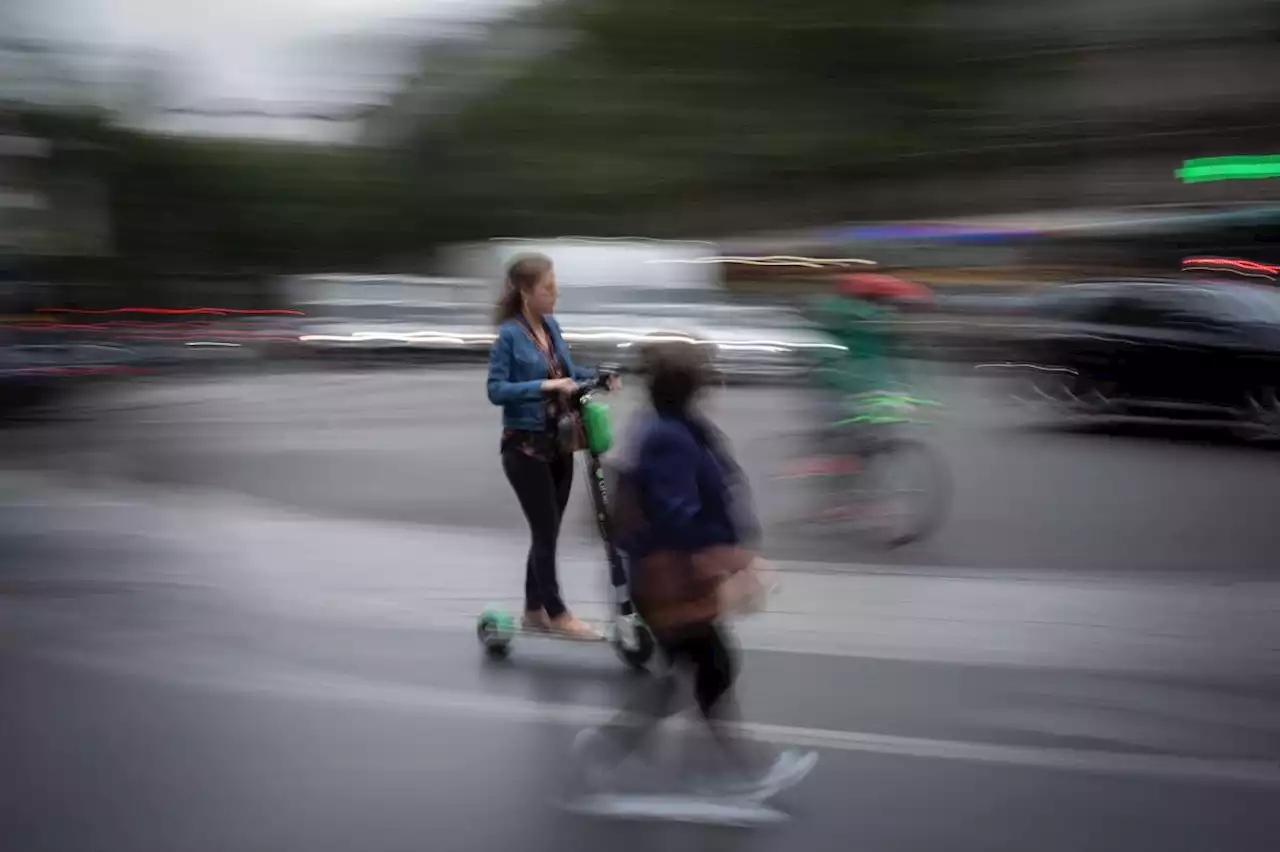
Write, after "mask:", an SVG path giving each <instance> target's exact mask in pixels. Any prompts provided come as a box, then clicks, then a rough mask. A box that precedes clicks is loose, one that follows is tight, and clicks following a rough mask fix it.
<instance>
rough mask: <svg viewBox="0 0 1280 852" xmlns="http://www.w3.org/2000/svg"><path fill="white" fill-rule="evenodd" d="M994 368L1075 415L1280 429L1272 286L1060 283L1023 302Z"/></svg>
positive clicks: (1278, 337)
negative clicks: (1017, 324) (1010, 371)
mask: <svg viewBox="0 0 1280 852" xmlns="http://www.w3.org/2000/svg"><path fill="white" fill-rule="evenodd" d="M1025 317H1026V323H1025V324H1024V325H1023V327H1022V328H1021V330H1020V331H1019V332H1018V333H1017V334H1015V335H1014V337H1013V339H1012V340H1011V341H1010V352H1009V353H1008V354H1009V356H1010V357H1009V361H1010V362H1011V363H1010V364H1007V365H1005V366H1007V367H1012V368H1014V369H1017V370H1018V371H1019V374H1020V375H1022V376H1023V377H1024V378H1026V379H1027V380H1028V382H1027V386H1028V388H1029V389H1030V391H1031V393H1033V394H1034V395H1035V396H1037V397H1039V398H1041V399H1046V400H1050V401H1053V402H1057V403H1061V404H1063V405H1065V406H1066V407H1068V408H1070V409H1071V410H1072V411H1074V412H1077V413H1085V414H1116V415H1129V414H1138V415H1144V414H1145V415H1153V414H1154V415H1159V416H1170V415H1172V416H1178V415H1185V416H1192V417H1196V418H1199V419H1206V418H1208V419H1228V420H1232V421H1236V422H1237V423H1240V424H1242V425H1245V426H1248V427H1250V429H1251V430H1254V431H1257V430H1261V431H1262V432H1264V433H1266V434H1268V435H1269V436H1271V437H1277V436H1280V398H1278V397H1277V391H1278V390H1280V287H1277V286H1276V285H1274V284H1267V283H1249V282H1243V281H1195V280H1167V281H1165V280H1126V281H1104V282H1087V283H1078V284H1064V285H1060V286H1057V287H1052V288H1049V289H1047V290H1045V291H1043V292H1042V293H1040V294H1039V296H1038V297H1037V298H1036V299H1035V300H1034V303H1033V304H1032V305H1031V306H1030V307H1029V309H1028V310H1027V313H1026V315H1025Z"/></svg>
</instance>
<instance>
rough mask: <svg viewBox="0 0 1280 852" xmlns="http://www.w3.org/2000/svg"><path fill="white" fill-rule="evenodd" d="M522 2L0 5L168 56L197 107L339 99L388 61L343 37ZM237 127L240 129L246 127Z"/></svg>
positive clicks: (485, 13) (423, 25) (32, 1)
mask: <svg viewBox="0 0 1280 852" xmlns="http://www.w3.org/2000/svg"><path fill="white" fill-rule="evenodd" d="M524 2H529V0H0V6H7V7H9V9H10V11H14V12H15V14H16V15H18V19H19V21H20V22H21V23H23V24H26V26H24V27H22V28H21V29H22V30H24V31H28V32H35V33H37V34H39V35H44V36H47V37H51V38H55V39H59V40H70V41H75V42H84V43H92V44H98V45H103V46H110V47H113V48H128V49H156V50H160V51H163V52H164V53H165V54H166V61H167V68H168V69H169V74H168V75H167V76H168V77H169V78H170V79H169V81H170V85H171V91H172V94H171V97H172V98H176V99H177V100H179V101H182V102H185V103H188V104H197V105H198V104H202V103H208V102H213V101H223V100H248V101H266V102H274V103H289V102H308V101H315V100H330V99H332V98H334V97H335V96H336V97H342V94H341V90H342V89H344V88H351V89H353V90H354V89H355V88H356V87H358V86H359V85H360V83H359V82H358V81H356V80H354V79H351V78H354V77H355V76H356V75H357V72H368V73H374V72H380V71H383V70H384V69H382V68H380V67H374V66H378V65H381V64H385V59H386V57H385V56H379V55H371V56H367V57H364V58H363V59H362V58H361V57H358V56H357V55H355V53H354V52H352V51H344V50H341V47H342V46H343V44H344V40H343V39H342V38H341V37H342V36H344V35H350V34H355V35H361V34H364V35H371V34H376V33H379V32H393V31H396V30H398V29H412V30H414V31H416V32H419V33H422V34H428V33H430V32H431V31H433V30H439V31H447V30H448V29H449V27H450V25H451V24H453V25H456V24H457V23H460V22H465V21H469V20H478V19H483V18H487V17H492V16H494V15H497V14H500V13H501V12H502V11H503V10H504V9H508V8H512V7H514V6H516V5H519V4H521V3H524ZM19 6H22V7H23V8H21V9H19V8H18V7H19ZM0 26H3V21H0ZM344 78H346V79H344ZM375 85H376V84H375ZM236 124H237V126H238V127H240V130H239V131H238V132H244V128H243V126H242V125H243V123H241V122H237V123H236ZM289 135H294V134H292V133H290V134H289Z"/></svg>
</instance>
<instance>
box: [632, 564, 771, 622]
mask: <svg viewBox="0 0 1280 852" xmlns="http://www.w3.org/2000/svg"><path fill="white" fill-rule="evenodd" d="M751 560H752V555H751V554H750V553H749V552H748V551H745V550H742V549H740V548H736V547H712V548H708V549H707V550H702V551H699V552H698V553H692V554H691V553H681V552H678V551H674V550H663V551H659V552H657V553H653V554H650V555H649V556H646V557H645V558H644V559H642V560H641V561H640V566H639V570H638V571H637V572H635V577H634V585H633V588H632V594H631V596H632V599H633V600H634V602H635V605H636V609H637V610H638V611H639V612H640V615H641V617H642V618H644V620H645V623H646V624H648V625H649V626H650V627H651V628H652V629H654V630H656V631H659V632H660V631H663V630H671V629H675V628H679V627H685V626H687V625H690V624H698V623H702V622H707V621H714V620H715V619H717V618H719V617H720V616H721V615H722V614H723V613H722V609H721V595H720V587H721V584H722V583H723V582H724V580H726V579H727V578H729V577H731V576H733V575H735V574H737V573H739V572H740V571H743V570H745V569H746V568H747V567H748V566H750V564H751Z"/></svg>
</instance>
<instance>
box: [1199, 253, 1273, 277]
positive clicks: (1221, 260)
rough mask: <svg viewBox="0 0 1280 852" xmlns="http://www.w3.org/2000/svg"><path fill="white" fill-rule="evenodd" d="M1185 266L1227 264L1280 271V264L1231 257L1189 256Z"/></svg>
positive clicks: (1269, 273)
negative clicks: (1273, 264) (1274, 264)
mask: <svg viewBox="0 0 1280 852" xmlns="http://www.w3.org/2000/svg"><path fill="white" fill-rule="evenodd" d="M1182 265H1183V266H1193V265H1194V266H1227V267H1232V266H1234V267H1236V268H1238V269H1247V270H1249V271H1251V272H1263V273H1266V274H1267V275H1275V274H1276V273H1278V272H1280V266H1268V265H1267V264H1265V263H1258V262H1256V261H1252V260H1239V259H1236V258H1230V257H1189V258H1187V259H1186V260H1184V261H1182Z"/></svg>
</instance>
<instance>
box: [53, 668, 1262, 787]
mask: <svg viewBox="0 0 1280 852" xmlns="http://www.w3.org/2000/svg"><path fill="white" fill-rule="evenodd" d="M41 656H43V657H44V658H45V659H50V660H54V661H56V662H61V663H68V664H73V665H77V666H80V667H85V668H90V669H94V670H96V671H100V672H107V673H111V674H116V675H124V676H130V677H140V678H145V679H149V680H159V681H162V682H164V683H168V684H174V685H180V686H184V687H188V688H194V689H203V690H214V691H218V692H224V693H233V694H239V695H247V696H259V697H268V698H278V699H286V700H300V701H310V702H326V703H331V704H348V705H359V706H364V707H374V708H378V709H383V710H397V711H407V712H415V713H420V712H430V713H438V714H441V715H452V716H458V717H462V718H465V719H486V720H500V721H507V722H527V723H540V724H550V725H571V726H575V727H578V726H587V725H599V724H601V723H603V722H605V721H607V720H609V719H610V718H611V717H612V716H613V715H614V713H615V712H616V711H615V710H613V709H610V708H607V707H598V706H597V707H593V706H589V705H581V704H553V703H542V702H536V701H529V700H527V699H521V698H512V697H510V696H504V695H484V694H481V693H474V692H463V691H457V690H450V689H442V688H438V687H434V686H429V685H426V684H411V683H395V682H390V681H373V680H364V679H360V678H351V677H342V676H337V675H333V674H331V673H322V672H315V671H307V670H295V671H292V672H290V671H286V670H283V669H280V670H276V671H265V670H260V671H257V672H254V671H249V670H246V669H245V668H243V667H241V666H239V665H237V666H236V667H235V670H234V671H230V670H227V671H223V672H218V671H214V670H210V669H209V668H208V667H206V671H205V672H203V673H201V672H200V671H199V669H200V666H199V663H198V662H193V661H191V660H186V659H184V660H177V659H173V660H168V661H166V660H163V659H162V660H160V661H159V663H160V664H159V665H155V664H152V665H149V666H144V665H140V664H139V662H138V660H137V658H134V659H132V660H130V661H123V660H120V659H117V658H113V657H107V656H103V655H100V654H89V653H76V652H49V653H46V654H43V655H41ZM224 668H227V667H224ZM673 723H675V724H680V725H682V726H689V725H694V724H696V722H694V721H692V720H689V719H685V718H679V719H676V720H673ZM741 729H742V731H743V733H745V734H746V735H747V736H749V737H751V738H753V739H756V740H759V741H761V742H766V743H770V744H773V745H778V746H792V747H797V746H798V747H807V748H820V749H828V750H836V751H846V752H859V753H865V754H882V755H892V756H897V757H914V758H922V759H930V760H958V761H965V762H970V763H986V764H997V765H1005V766H1022V767H1031V768H1037V769H1049V770H1060V771H1067V772H1084V773H1089V774H1101V775H1122V776H1139V777H1146V778H1156V779H1163V780H1174V781H1179V780H1180V781H1193V782H1215V783H1227V784H1239V785H1245V786H1252V787H1266V788H1272V787H1280V763H1277V762H1275V761H1262V760H1233V759H1218V758H1205V757H1190V756H1182V755H1169V754H1139V753H1130V752H1118V751H1095V750H1082V749H1066V748H1050V747H1039V746H1015V745H1001V744H997V743H982V742H965V741H958V740H938V739H928V738H922V737H903V736H894V735H890V734H873V733H864V732H859V731H841V730H831V729H825V728H809V727H801V726H794V725H778V724H769V723H763V722H746V723H744V724H743V725H742V726H741Z"/></svg>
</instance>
